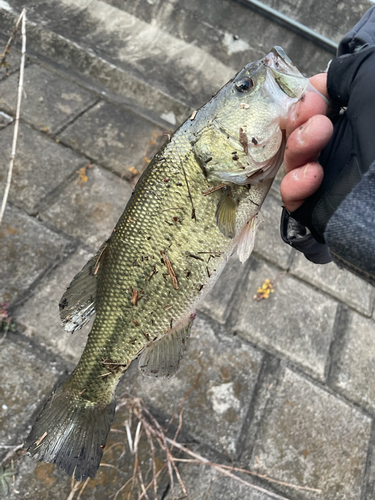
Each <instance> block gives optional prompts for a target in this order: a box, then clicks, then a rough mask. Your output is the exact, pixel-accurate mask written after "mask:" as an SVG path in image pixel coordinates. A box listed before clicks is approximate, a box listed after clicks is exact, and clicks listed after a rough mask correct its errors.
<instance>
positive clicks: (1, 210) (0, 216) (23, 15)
mask: <svg viewBox="0 0 375 500" xmlns="http://www.w3.org/2000/svg"><path fill="white" fill-rule="evenodd" d="M21 20H22V27H21V36H22V52H21V66H20V79H19V83H18V98H17V108H16V118H15V120H14V132H13V143H12V152H11V154H10V163H9V170H8V177H7V183H6V186H5V191H4V197H3V201H2V204H1V208H0V225H1V222H2V220H3V215H4V212H5V207H6V204H7V200H8V195H9V190H10V183H11V181H12V173H13V164H14V158H15V156H16V147H17V138H18V125H19V119H20V110H21V101H22V91H23V77H24V70H25V57H26V9H23V11H22V12H21V15H20V17H19V18H18V21H17V25H16V28H17V26H18V24H19V23H20V22H21ZM11 37H12V35H11ZM8 44H9V45H10V42H8ZM7 46H8V45H7ZM5 50H7V49H5ZM8 50H9V49H8ZM4 57H5V54H4ZM4 57H3V59H4Z"/></svg>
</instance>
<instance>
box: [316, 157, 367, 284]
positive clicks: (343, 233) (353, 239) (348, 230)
mask: <svg viewBox="0 0 375 500" xmlns="http://www.w3.org/2000/svg"><path fill="white" fill-rule="evenodd" d="M324 237H325V239H326V241H327V244H328V246H329V249H330V252H331V254H332V256H333V259H334V261H335V262H336V263H337V264H339V265H341V266H343V267H345V268H347V269H349V270H350V271H352V272H353V273H355V274H357V275H358V276H360V277H361V278H363V279H365V280H366V281H368V282H369V283H371V284H372V285H373V286H375V162H373V163H372V165H371V166H370V168H369V169H368V171H367V172H366V173H365V174H364V176H363V177H362V179H361V180H360V182H359V183H358V184H357V185H356V186H355V187H354V189H353V190H352V191H351V193H350V194H349V195H348V196H347V197H346V198H345V200H344V201H343V202H342V203H341V204H340V206H339V208H338V209H337V210H336V212H335V213H334V214H333V215H332V217H331V218H330V220H329V222H328V224H327V229H326V231H325V233H324Z"/></svg>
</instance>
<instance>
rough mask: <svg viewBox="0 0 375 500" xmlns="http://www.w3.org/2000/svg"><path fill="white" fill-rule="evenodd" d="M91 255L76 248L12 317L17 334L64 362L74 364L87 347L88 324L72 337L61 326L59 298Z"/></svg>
mask: <svg viewBox="0 0 375 500" xmlns="http://www.w3.org/2000/svg"><path fill="white" fill-rule="evenodd" d="M90 257H91V254H89V253H88V252H86V251H85V250H83V249H81V248H79V249H78V250H77V251H76V252H75V253H74V254H73V255H71V256H70V257H69V258H68V259H67V260H66V261H65V262H64V263H63V264H62V265H60V266H59V267H58V268H57V269H55V270H54V271H53V272H52V273H50V274H49V275H48V276H47V277H46V278H45V279H43V280H42V281H41V283H39V285H38V286H37V287H36V288H35V290H34V291H33V294H32V295H31V297H30V298H29V299H28V300H26V301H25V302H23V303H22V304H21V305H20V306H19V307H18V308H17V309H16V310H15V312H14V314H12V318H13V319H14V320H15V322H16V323H17V330H19V331H21V332H22V333H23V334H24V335H26V336H28V337H31V338H34V339H36V340H37V341H38V343H39V344H41V345H43V346H45V347H47V348H48V349H50V350H51V351H52V352H54V353H59V354H60V355H61V356H62V357H63V358H66V359H68V360H71V361H74V362H75V363H77V362H78V361H79V358H80V356H81V354H82V351H83V349H84V347H85V345H86V340H87V335H88V333H89V331H90V329H91V322H90V324H89V325H86V326H85V327H83V328H82V329H81V330H78V331H77V332H75V333H74V334H73V335H72V334H71V333H69V332H66V331H65V330H64V328H63V327H62V326H61V321H60V317H59V307H58V304H59V302H60V299H61V296H62V294H63V293H64V292H65V289H66V287H67V286H68V285H69V283H70V282H71V280H72V279H73V277H74V276H75V275H76V274H77V273H78V272H79V271H80V270H81V269H82V267H83V266H84V265H85V264H86V262H87V261H88V260H89V258H90Z"/></svg>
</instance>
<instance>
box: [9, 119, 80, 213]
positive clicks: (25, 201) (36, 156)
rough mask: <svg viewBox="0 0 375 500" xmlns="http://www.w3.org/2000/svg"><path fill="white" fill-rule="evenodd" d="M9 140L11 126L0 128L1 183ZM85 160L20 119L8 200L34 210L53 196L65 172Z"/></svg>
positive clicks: (75, 170) (35, 211) (29, 211)
mask: <svg viewBox="0 0 375 500" xmlns="http://www.w3.org/2000/svg"><path fill="white" fill-rule="evenodd" d="M12 140H13V126H8V127H6V128H5V129H3V130H0V149H1V151H2V154H1V156H0V184H5V180H6V178H7V175H8V167H9V158H10V152H11V148H12ZM88 164H89V162H88V160H86V159H85V158H82V157H79V156H78V155H76V154H75V153H74V152H73V151H71V150H70V149H68V148H66V147H64V146H62V145H61V144H57V143H56V142H55V141H54V140H53V139H50V138H48V137H46V136H44V135H43V134H41V133H39V132H37V131H35V130H33V129H32V128H30V127H28V126H27V125H24V124H23V123H21V124H20V128H19V133H18V141H17V154H16V157H15V161H14V167H13V174H12V183H11V188H10V192H9V200H10V201H11V202H13V203H14V204H15V205H17V206H18V207H19V208H23V209H24V210H26V211H27V212H28V213H30V214H35V213H37V212H38V210H39V209H40V208H41V206H43V205H45V204H46V203H48V202H51V199H53V198H54V197H56V192H58V191H59V190H60V189H61V188H62V186H63V185H64V183H66V181H67V179H68V177H69V176H71V175H72V174H74V172H77V170H79V169H80V168H82V167H84V166H87V165H88ZM77 177H78V174H77Z"/></svg>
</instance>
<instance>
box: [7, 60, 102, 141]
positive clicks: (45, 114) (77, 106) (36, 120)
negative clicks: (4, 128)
mask: <svg viewBox="0 0 375 500" xmlns="http://www.w3.org/2000/svg"><path fill="white" fill-rule="evenodd" d="M17 86H18V74H14V75H11V76H10V77H9V78H7V79H6V80H4V81H3V82H1V83H0V95H1V97H0V108H2V109H3V110H4V111H6V112H10V113H12V114H15V112H16V104H17ZM24 90H25V94H24V98H23V100H22V107H21V118H23V119H24V120H25V121H26V122H28V123H31V124H32V125H34V126H35V127H37V128H38V129H39V130H43V131H44V132H48V133H50V134H55V133H56V132H57V131H58V130H60V129H61V127H63V126H64V125H66V124H67V123H68V122H70V121H71V120H73V119H74V117H75V116H77V115H78V114H79V113H82V111H84V110H85V109H86V108H88V107H89V106H90V105H92V104H93V103H94V102H95V101H96V100H97V97H96V96H94V94H92V93H90V92H87V90H84V89H82V88H81V87H78V85H75V84H74V83H72V82H70V81H69V80H65V78H61V76H59V75H57V74H56V73H53V72H52V71H47V70H46V69H44V68H42V67H41V66H38V65H36V64H32V65H31V66H29V67H27V68H26V69H25V77H24Z"/></svg>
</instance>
